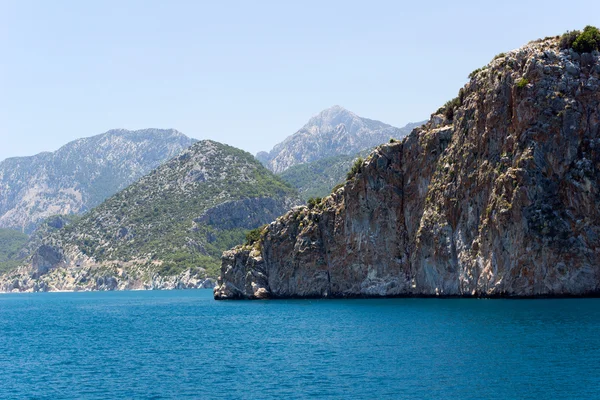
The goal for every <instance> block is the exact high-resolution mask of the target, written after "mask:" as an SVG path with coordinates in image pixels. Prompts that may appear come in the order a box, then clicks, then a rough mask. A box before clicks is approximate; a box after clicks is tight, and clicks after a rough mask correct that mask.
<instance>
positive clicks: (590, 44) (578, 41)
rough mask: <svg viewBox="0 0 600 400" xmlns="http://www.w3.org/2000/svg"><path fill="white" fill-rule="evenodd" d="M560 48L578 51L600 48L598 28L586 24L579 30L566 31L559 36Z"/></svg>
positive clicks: (586, 51)
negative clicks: (581, 30)
mask: <svg viewBox="0 0 600 400" xmlns="http://www.w3.org/2000/svg"><path fill="white" fill-rule="evenodd" d="M559 46H560V48H561V49H571V48H572V49H573V50H575V51H576V52H578V53H591V52H592V51H594V50H600V30H599V29H598V28H596V27H595V26H591V25H588V26H586V27H585V28H584V29H583V32H580V31H567V32H565V33H564V34H563V35H562V36H561V38H560V44H559Z"/></svg>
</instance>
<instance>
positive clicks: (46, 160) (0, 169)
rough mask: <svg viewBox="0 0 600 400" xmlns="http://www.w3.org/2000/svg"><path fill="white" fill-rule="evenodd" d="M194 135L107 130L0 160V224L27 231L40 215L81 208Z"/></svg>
mask: <svg viewBox="0 0 600 400" xmlns="http://www.w3.org/2000/svg"><path fill="white" fill-rule="evenodd" d="M193 142H194V141H193V140H192V139H190V138H188V137H186V136H185V135H183V134H182V133H180V132H177V131H176V130H173V129H169V130H163V129H144V130H139V131H127V130H124V129H118V130H112V131H108V132H106V133H103V134H101V135H96V136H93V137H89V138H84V139H79V140H75V141H73V142H71V143H68V144H66V145H64V146H63V147H61V148H60V149H58V150H57V151H55V152H53V153H50V152H48V153H41V154H38V155H35V156H32V157H17V158H9V159H6V160H4V161H2V162H0V228H7V227H9V228H15V229H19V230H22V231H25V232H31V231H32V230H33V229H34V228H35V226H36V225H37V224H38V223H39V222H40V221H41V220H42V219H44V218H46V217H48V216H51V215H55V214H78V213H81V212H85V211H87V210H89V209H91V208H93V207H95V206H97V205H98V204H100V203H101V202H102V201H103V200H105V199H106V198H107V197H109V196H111V195H113V194H115V193H116V192H118V191H119V190H121V189H123V188H124V187H126V186H127V185H129V184H131V183H133V182H134V181H136V180H137V179H139V178H140V177H142V176H143V175H145V174H147V173H148V172H150V171H151V170H152V169H154V168H156V167H157V166H158V165H160V164H161V163H162V162H164V161H166V160H168V159H170V158H172V157H174V156H175V155H177V154H178V153H179V152H181V151H182V150H183V149H185V148H187V147H189V146H190V145H191V144H192V143H193Z"/></svg>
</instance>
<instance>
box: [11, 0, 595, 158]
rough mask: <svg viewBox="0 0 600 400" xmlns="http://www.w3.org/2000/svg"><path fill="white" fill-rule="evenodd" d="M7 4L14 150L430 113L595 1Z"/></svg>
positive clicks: (246, 133)
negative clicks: (471, 77) (162, 133)
mask: <svg viewBox="0 0 600 400" xmlns="http://www.w3.org/2000/svg"><path fill="white" fill-rule="evenodd" d="M406 3H408V2H400V1H377V0H369V1H361V2H358V1H351V0H345V1H334V0H331V1H327V0H320V1H312V0H303V1H294V2H292V1H260V0H255V1H226V0H223V1H200V0H190V1H183V0H181V1H178V0H169V1H167V0H164V1H152V0H144V1H135V0H118V1H111V0H103V1H81V0H76V1H66V0H65V1H62V0H54V1H28V0H0V54H1V56H0V57H1V58H0V160H2V159H5V158H7V157H13V156H26V155H33V154H36V153H38V152H41V151H53V150H56V149H57V148H59V147H60V146H62V145H64V144H65V143H67V142H69V141H71V140H74V139H78V138H81V137H87V136H92V135H95V134H99V133H103V132H106V131H108V130H110V129H113V128H125V129H143V128H174V129H177V130H179V131H181V132H183V133H184V134H186V135H188V136H190V137H194V138H197V139H213V140H217V141H220V142H224V143H228V144H230V145H233V146H236V147H239V148H242V149H244V150H247V151H250V152H251V153H253V154H254V153H256V152H258V151H260V150H269V149H271V148H272V147H273V145H275V144H276V143H279V142H280V141H282V140H283V139H284V138H285V137H287V136H289V135H291V134H293V133H294V132H295V131H297V130H298V129H300V128H301V127H302V126H303V125H304V124H305V123H306V122H307V120H308V119H309V118H310V117H312V116H314V115H316V114H318V113H319V112H320V111H321V110H323V109H325V108H328V107H330V106H332V105H336V104H337V105H341V106H343V107H345V108H347V109H349V110H351V111H353V112H355V113H356V114H358V115H360V116H362V117H367V118H371V119H377V120H380V121H383V122H386V123H389V124H392V125H395V126H403V125H405V124H406V123H408V122H411V121H420V120H424V119H427V118H428V117H429V115H430V114H431V113H432V112H433V111H435V110H436V109H437V108H438V107H439V106H441V105H442V104H443V103H444V102H446V101H447V100H449V99H451V98H453V97H455V96H456V94H457V93H458V90H459V89H460V88H461V87H462V86H463V85H464V84H465V83H466V82H467V76H468V74H469V73H470V72H471V71H472V70H474V69H476V68H478V67H481V66H482V65H484V64H486V63H488V62H489V61H490V60H491V59H492V58H493V57H494V55H495V54H498V53H501V52H505V51H508V50H511V49H515V48H518V47H520V46H522V45H524V44H526V43H527V42H528V41H530V40H533V39H537V38H541V37H545V36H552V35H558V34H561V33H563V32H564V31H566V30H572V29H582V28H583V27H584V26H585V25H596V26H600V2H598V1H593V0H588V1H577V0H573V1H569V2H565V1H564V0H561V1H554V0H548V1H522V0H519V1H512V0H507V1H502V2H483V1H439V2H436V1H413V2H410V4H406Z"/></svg>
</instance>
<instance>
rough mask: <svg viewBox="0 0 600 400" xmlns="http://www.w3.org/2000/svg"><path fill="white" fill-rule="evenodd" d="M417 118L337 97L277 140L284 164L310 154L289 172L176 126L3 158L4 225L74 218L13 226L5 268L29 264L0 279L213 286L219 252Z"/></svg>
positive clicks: (15, 286) (11, 283)
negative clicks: (374, 115)
mask: <svg viewBox="0 0 600 400" xmlns="http://www.w3.org/2000/svg"><path fill="white" fill-rule="evenodd" d="M413 125H418V124H409V125H407V126H406V127H404V128H402V129H398V128H394V127H392V126H390V125H387V124H384V123H382V122H379V121H373V120H369V119H366V118H361V117H358V116H357V115H355V114H353V113H351V112H349V111H347V110H345V109H343V108H342V107H339V106H335V107H332V108H330V109H328V110H324V111H323V112H321V113H320V114H319V115H317V116H316V117H313V118H311V119H310V120H309V122H308V123H307V124H306V125H305V126H304V127H303V128H302V129H301V130H300V131H299V132H298V133H296V134H295V135H292V136H290V137H289V138H287V139H286V140H284V141H283V142H282V143H281V144H279V145H277V146H276V147H275V149H274V152H275V151H277V153H278V154H277V156H276V157H275V161H276V164H277V160H279V159H281V158H282V157H283V158H284V159H285V158H286V156H285V155H286V154H287V155H290V154H293V153H294V152H295V151H306V152H307V154H308V156H307V157H304V158H301V157H300V158H297V159H295V160H294V161H293V163H292V164H289V166H288V168H286V170H285V171H284V172H283V174H281V177H277V176H275V175H274V174H273V173H272V172H271V171H269V170H267V169H266V168H265V167H264V166H263V165H261V163H260V162H259V161H258V160H257V159H256V158H254V157H252V156H251V155H249V154H248V153H246V152H244V151H242V150H238V149H235V148H233V147H230V146H227V145H224V144H220V143H217V142H212V141H202V142H198V143H196V144H194V145H193V146H191V147H188V146H189V145H191V144H192V143H193V142H194V140H193V139H190V138H188V137H186V136H185V135H183V134H181V133H179V132H177V131H175V130H172V129H171V130H160V129H146V130H140V131H126V130H113V131H109V132H107V133H105V134H101V135H97V136H94V137H91V138H85V139H80V140H76V141H74V142H71V143H68V144H67V145H65V146H63V147H61V148H60V149H59V150H58V151H56V152H54V153H42V154H38V155H36V156H33V157H22V158H13V159H8V160H5V161H4V162H2V163H0V171H2V173H1V174H0V182H2V184H3V185H4V186H3V187H4V188H6V190H3V191H2V192H0V204H2V205H3V207H4V209H3V210H4V213H3V214H2V218H1V219H0V221H2V222H3V223H4V226H7V227H11V228H18V229H19V230H22V231H25V232H31V230H32V229H34V228H35V227H36V226H38V225H39V224H40V222H41V221H42V220H44V218H47V217H49V216H51V215H65V214H68V215H71V216H70V217H68V218H65V217H52V218H50V219H47V220H46V221H45V222H44V223H42V224H41V226H40V229H38V230H37V231H36V232H35V233H34V235H33V236H31V237H30V239H29V241H28V242H27V243H26V244H25V245H23V237H20V236H19V237H17V236H15V234H13V233H11V232H6V233H5V237H6V240H5V241H4V242H6V246H5V247H6V248H7V249H8V250H7V251H6V252H5V253H2V252H1V251H0V253H2V254H0V256H2V257H3V258H1V259H0V267H2V268H0V269H3V270H4V271H10V270H11V268H14V266H15V265H18V263H19V262H22V263H24V266H23V267H22V268H20V269H19V271H13V272H10V273H7V274H5V275H4V278H2V279H0V284H1V285H2V289H3V290H7V291H12V290H19V291H22V290H25V291H29V290H34V291H39V290H104V289H111V290H112V289H131V288H146V289H147V288H173V287H198V286H202V285H205V284H206V283H205V281H206V279H207V278H210V277H215V276H216V274H217V272H216V271H217V269H218V267H219V265H220V256H221V253H222V251H224V250H226V249H228V248H231V247H233V246H235V245H237V244H239V243H242V242H243V241H244V240H245V235H246V233H247V232H248V231H249V230H251V229H253V228H256V227H258V226H260V225H262V224H265V223H267V222H269V221H271V220H272V219H273V218H275V217H277V216H278V215H280V214H282V213H283V212H284V211H285V210H286V209H288V208H289V207H291V206H293V205H298V204H300V202H301V200H300V196H299V193H298V190H299V191H300V192H301V197H302V198H304V200H306V199H307V198H308V197H309V196H310V197H312V196H313V195H314V196H324V195H326V194H328V193H329V192H330V191H331V189H332V187H333V186H335V185H336V184H338V183H339V182H342V181H343V180H344V179H345V176H346V173H347V171H348V169H349V167H350V166H351V164H352V163H353V161H354V159H355V158H356V157H357V156H358V154H356V153H357V152H358V151H360V152H361V154H363V155H365V154H367V153H368V151H369V149H370V148H371V147H373V146H374V145H376V144H378V143H380V141H382V140H383V141H386V142H387V141H389V140H390V138H391V137H394V138H401V137H402V136H404V135H406V133H407V132H408V131H409V130H410V128H411V127H412V126H413ZM362 146H368V147H366V148H365V147H362ZM186 147H187V149H186ZM184 149H185V150H184ZM274 152H272V153H273V154H274ZM169 159H170V160H169ZM167 160H169V161H167ZM163 163H164V164H163ZM161 164H162V165H161ZM267 165H269V164H268V163H267ZM277 165H280V164H277ZM154 168H155V169H154ZM284 181H285V182H288V183H287V184H286V183H284ZM129 184H130V185H129ZM128 185H129V186H128ZM294 188H296V189H294ZM104 199H106V200H104ZM103 200H104V201H103ZM81 213H85V215H83V216H82V217H77V215H78V214H81ZM19 246H21V247H20V250H19ZM0 250H2V249H0ZM23 257H25V258H23Z"/></svg>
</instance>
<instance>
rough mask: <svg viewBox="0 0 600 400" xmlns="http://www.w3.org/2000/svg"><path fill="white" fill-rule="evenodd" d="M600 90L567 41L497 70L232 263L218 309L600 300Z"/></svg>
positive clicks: (591, 68)
mask: <svg viewBox="0 0 600 400" xmlns="http://www.w3.org/2000/svg"><path fill="white" fill-rule="evenodd" d="M599 79H600V54H599V53H598V52H594V53H592V54H582V55H579V54H577V53H574V52H573V51H570V50H562V51H561V50H559V48H558V40H557V39H546V40H540V41H537V42H532V43H530V44H528V45H526V46H524V47H523V48H521V49H518V50H514V51H511V52H509V53H506V54H503V55H501V56H499V57H497V58H496V59H494V60H493V61H492V62H491V63H490V64H489V65H488V66H486V67H485V68H483V69H482V70H481V71H479V72H477V73H474V74H473V77H472V78H471V80H470V82H469V83H468V84H467V85H466V86H465V87H464V88H463V89H461V91H460V93H459V98H458V99H457V102H456V106H455V107H454V108H453V110H452V112H451V113H447V112H445V113H444V112H440V113H439V114H436V115H433V116H432V118H431V120H430V121H429V123H427V124H426V125H424V126H423V127H420V128H417V129H415V130H414V131H413V132H412V133H411V134H410V135H409V136H408V137H407V138H406V139H405V140H403V141H402V142H400V143H391V144H385V145H382V146H380V147H379V148H378V149H376V150H375V151H374V152H373V153H372V154H371V155H370V156H369V157H368V158H367V159H366V160H365V162H364V164H363V165H362V168H361V170H360V171H359V172H358V173H357V174H356V175H355V176H354V177H353V178H352V179H350V180H349V181H348V182H346V184H345V186H344V187H343V188H342V189H339V190H338V191H337V192H335V193H333V194H332V195H331V196H329V197H327V198H325V199H324V200H323V201H322V203H320V204H317V205H316V206H314V207H313V208H311V209H309V208H308V207H299V208H295V209H293V210H291V211H289V212H288V213H287V214H285V215H284V216H282V217H280V218H278V219H277V220H275V221H274V222H272V223H271V224H270V225H269V226H268V227H267V228H266V229H265V230H264V231H263V233H262V238H261V239H260V240H259V241H258V242H256V243H255V244H254V245H253V246H252V247H249V246H247V247H245V248H243V247H238V248H236V249H233V250H230V251H228V252H225V253H224V255H223V259H222V267H221V275H220V277H219V280H218V284H217V286H216V287H215V290H214V293H215V298H217V299H232V298H251V299H252V298H266V297H272V298H276V297H356V296H367V297H370V296H403V295H426V296H429V295H450V296H454V295H458V296H542V295H544V296H545V295H547V296H553V295H557V296H558V295H588V294H597V293H598V292H600V132H599V131H600V91H599V87H600V86H599V82H600V80H599ZM441 111H443V110H441ZM450 116H451V117H452V119H451V120H449V119H448V118H450Z"/></svg>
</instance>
